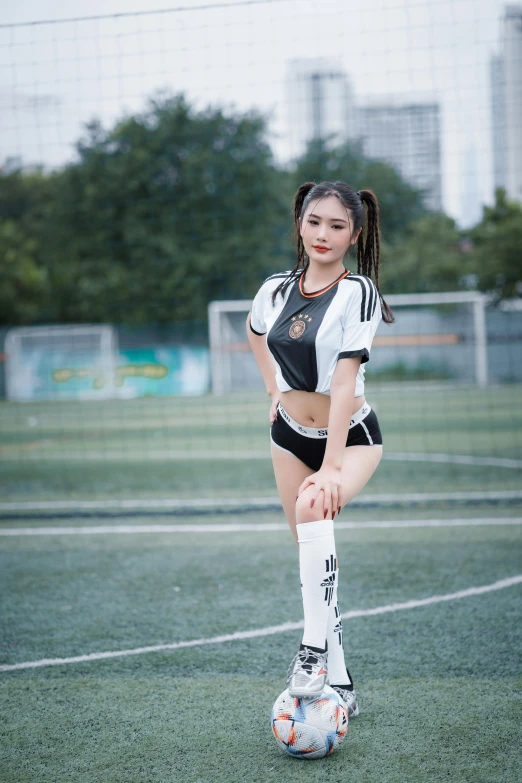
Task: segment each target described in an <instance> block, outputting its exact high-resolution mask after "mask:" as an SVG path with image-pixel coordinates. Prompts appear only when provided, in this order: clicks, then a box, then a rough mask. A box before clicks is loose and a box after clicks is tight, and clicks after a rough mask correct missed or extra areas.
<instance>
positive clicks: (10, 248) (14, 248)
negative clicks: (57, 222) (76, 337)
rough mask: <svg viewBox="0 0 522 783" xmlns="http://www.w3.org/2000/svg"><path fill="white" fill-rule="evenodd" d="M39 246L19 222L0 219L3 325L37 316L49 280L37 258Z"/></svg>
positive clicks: (13, 323)
mask: <svg viewBox="0 0 522 783" xmlns="http://www.w3.org/2000/svg"><path fill="white" fill-rule="evenodd" d="M36 247H37V245H36V242H35V240H34V239H30V238H26V237H25V236H24V234H23V232H22V231H21V229H20V226H19V224H18V223H16V222H15V221H14V220H2V219H0V313H1V314H2V315H1V318H2V323H4V324H7V325H10V326H15V325H18V324H25V323H30V322H31V321H33V320H34V319H36V318H38V314H39V311H40V309H41V305H42V299H43V296H44V292H45V283H46V280H45V273H44V271H43V270H42V269H41V268H40V267H39V266H38V264H37V262H36V260H35V251H36Z"/></svg>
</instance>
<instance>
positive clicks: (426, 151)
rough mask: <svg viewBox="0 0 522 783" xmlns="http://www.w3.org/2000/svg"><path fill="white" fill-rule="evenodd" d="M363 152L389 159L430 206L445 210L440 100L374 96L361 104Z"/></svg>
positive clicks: (372, 156)
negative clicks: (438, 101) (443, 203)
mask: <svg viewBox="0 0 522 783" xmlns="http://www.w3.org/2000/svg"><path fill="white" fill-rule="evenodd" d="M357 116H358V136H359V137H360V140H361V143H362V149H363V152H364V154H365V155H366V156H367V157H369V158H375V159H378V160H383V161H386V163H389V164H391V165H392V166H393V167H394V168H395V169H397V171H398V172H399V173H400V174H401V176H402V177H403V178H404V179H405V180H406V182H408V183H409V184H411V185H413V187H416V188H419V189H422V190H423V192H424V196H423V201H424V205H425V207H426V208H427V209H430V210H432V211H439V210H441V209H442V184H441V180H442V176H441V145H440V110H439V104H438V103H437V102H430V101H425V100H424V101H422V100H408V99H407V97H404V98H402V97H401V96H399V95H398V96H387V97H386V98H384V99H379V98H372V99H371V100H370V99H369V100H367V101H366V102H365V103H364V104H363V105H361V106H359V108H358V111H357Z"/></svg>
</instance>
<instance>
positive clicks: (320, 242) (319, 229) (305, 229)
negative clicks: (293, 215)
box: [300, 196, 360, 265]
mask: <svg viewBox="0 0 522 783" xmlns="http://www.w3.org/2000/svg"><path fill="white" fill-rule="evenodd" d="M352 232H353V219H352V216H351V213H350V212H349V210H347V209H346V208H345V207H344V206H343V204H342V203H341V202H340V201H339V199H338V198H337V197H336V196H325V197H324V198H318V199H315V201H311V202H310V203H309V204H308V206H307V208H306V210H305V213H304V215H303V219H302V221H301V228H300V233H301V236H302V238H303V244H304V248H305V252H306V254H307V256H308V257H309V258H310V261H312V260H313V261H315V262H316V263H319V264H325V265H326V264H331V263H332V262H338V261H341V262H342V260H343V257H344V255H345V254H346V251H347V250H348V248H349V247H350V245H353V244H355V242H356V241H357V237H358V236H359V233H360V229H359V231H358V232H357V234H356V235H355V237H352ZM321 247H323V248H327V249H326V250H321V249H320V248H321Z"/></svg>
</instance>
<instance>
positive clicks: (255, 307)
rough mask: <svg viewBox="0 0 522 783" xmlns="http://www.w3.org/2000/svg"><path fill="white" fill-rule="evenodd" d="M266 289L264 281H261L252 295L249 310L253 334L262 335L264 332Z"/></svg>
mask: <svg viewBox="0 0 522 783" xmlns="http://www.w3.org/2000/svg"><path fill="white" fill-rule="evenodd" d="M266 297H267V291H266V281H265V283H263V285H262V286H261V288H260V289H259V291H258V292H257V294H256V295H255V297H254V301H253V302H252V309H251V311H250V329H251V330H252V331H253V332H254V334H259V335H263V334H266V323H265V303H266Z"/></svg>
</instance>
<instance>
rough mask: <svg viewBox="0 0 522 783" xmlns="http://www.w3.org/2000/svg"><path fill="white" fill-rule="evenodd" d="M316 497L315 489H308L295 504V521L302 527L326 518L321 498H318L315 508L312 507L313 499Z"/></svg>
mask: <svg viewBox="0 0 522 783" xmlns="http://www.w3.org/2000/svg"><path fill="white" fill-rule="evenodd" d="M314 495H315V487H314V486H313V485H312V486H311V487H307V489H305V490H304V492H301V494H300V495H299V497H298V498H297V500H296V502H295V521H296V524H298V525H300V524H303V523H305V522H316V521H317V520H318V519H322V518H323V516H324V509H323V507H322V504H321V497H322V494H321V493H320V496H319V497H318V498H316V500H315V503H314V505H313V506H311V505H310V503H311V502H312V498H313V497H314Z"/></svg>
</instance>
